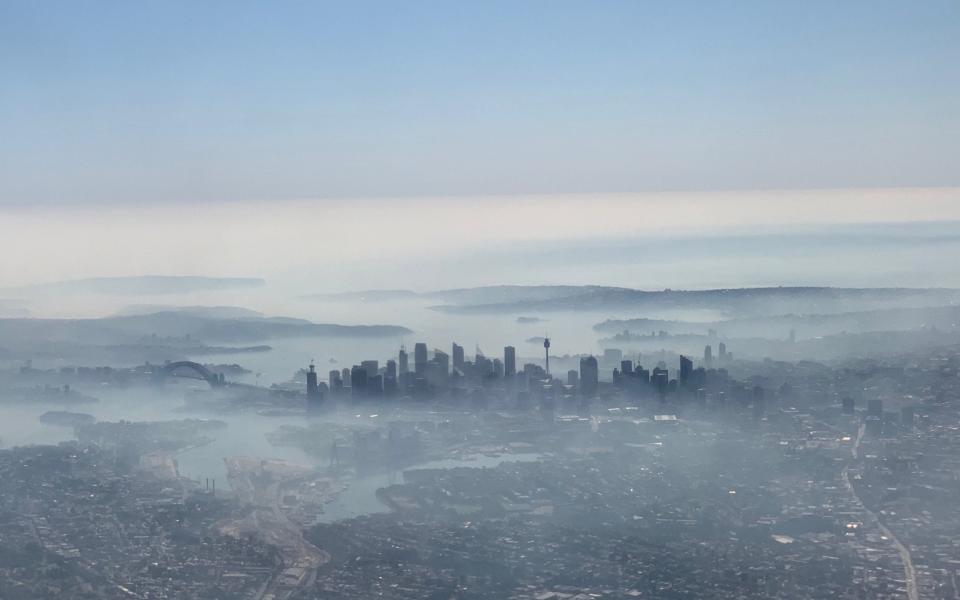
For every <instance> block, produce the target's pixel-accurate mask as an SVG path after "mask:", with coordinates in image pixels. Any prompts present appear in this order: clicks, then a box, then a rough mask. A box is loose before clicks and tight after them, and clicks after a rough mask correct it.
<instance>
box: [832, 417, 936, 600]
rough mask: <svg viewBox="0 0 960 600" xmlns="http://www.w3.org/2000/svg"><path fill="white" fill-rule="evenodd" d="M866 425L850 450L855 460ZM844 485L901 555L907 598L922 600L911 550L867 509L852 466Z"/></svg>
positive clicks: (846, 468) (846, 473) (848, 467)
mask: <svg viewBox="0 0 960 600" xmlns="http://www.w3.org/2000/svg"><path fill="white" fill-rule="evenodd" d="M865 428H866V427H865V426H864V425H860V428H859V429H858V430H857V439H856V440H855V441H854V442H853V447H852V448H851V449H850V452H851V453H852V454H853V458H854V460H860V442H861V440H863V433H864V430H865ZM841 475H842V477H843V484H844V485H845V486H846V488H847V490H848V491H849V492H850V494H852V495H853V497H854V499H855V500H856V502H857V504H859V505H860V506H861V507H862V508H863V511H864V512H866V513H867V515H868V516H869V517H870V521H871V522H873V523H874V524H876V526H877V528H878V529H880V532H881V533H883V535H884V536H886V538H887V539H889V540H890V541H891V542H892V543H893V547H894V548H896V550H897V553H898V554H900V560H901V562H903V576H904V580H905V581H906V584H907V597H908V598H909V600H920V591H919V589H918V588H917V572H916V570H915V569H914V567H913V557H912V556H910V550H909V549H908V548H907V547H906V546H904V545H903V543H902V542H901V541H900V539H899V538H897V536H896V535H894V533H893V532H892V531H890V529H889V528H888V527H887V526H886V525H884V524H883V522H882V521H881V520H880V518H879V517H878V516H877V515H876V513H874V512H873V511H872V510H870V509H869V508H867V505H866V504H864V503H863V500H861V499H860V496H859V494H857V490H856V488H855V487H854V486H853V484H852V483H851V482H850V465H847V466H846V467H844V468H843V472H842V474H841Z"/></svg>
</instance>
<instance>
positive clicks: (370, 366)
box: [360, 360, 380, 379]
mask: <svg viewBox="0 0 960 600" xmlns="http://www.w3.org/2000/svg"><path fill="white" fill-rule="evenodd" d="M360 366H361V367H363V369H364V370H365V371H366V372H367V379H370V378H373V377H376V376H377V373H378V372H380V361H376V360H365V361H362V362H361V363H360Z"/></svg>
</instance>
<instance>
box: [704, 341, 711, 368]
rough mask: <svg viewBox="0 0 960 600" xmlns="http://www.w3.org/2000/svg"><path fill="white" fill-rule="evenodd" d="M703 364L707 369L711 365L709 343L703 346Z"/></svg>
mask: <svg viewBox="0 0 960 600" xmlns="http://www.w3.org/2000/svg"><path fill="white" fill-rule="evenodd" d="M703 366H705V367H707V368H708V369H709V368H710V367H712V366H713V346H711V345H709V344H707V345H706V346H704V347H703Z"/></svg>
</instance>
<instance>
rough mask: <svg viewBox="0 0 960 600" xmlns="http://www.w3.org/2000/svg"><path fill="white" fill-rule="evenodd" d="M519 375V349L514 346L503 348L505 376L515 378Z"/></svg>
mask: <svg viewBox="0 0 960 600" xmlns="http://www.w3.org/2000/svg"><path fill="white" fill-rule="evenodd" d="M516 374H517V349H516V348H514V347H513V346H505V347H504V348H503V376H504V377H513V376H514V375H516Z"/></svg>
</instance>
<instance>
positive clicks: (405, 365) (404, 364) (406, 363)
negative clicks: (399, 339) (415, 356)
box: [398, 346, 410, 375]
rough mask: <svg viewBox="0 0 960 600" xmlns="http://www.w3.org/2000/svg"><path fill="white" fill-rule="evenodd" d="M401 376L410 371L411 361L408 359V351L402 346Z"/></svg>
mask: <svg viewBox="0 0 960 600" xmlns="http://www.w3.org/2000/svg"><path fill="white" fill-rule="evenodd" d="M398 358H399V360H400V374H401V375H402V374H403V373H407V372H409V371H410V359H409V358H408V357H407V349H406V348H404V347H403V346H400V356H398Z"/></svg>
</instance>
